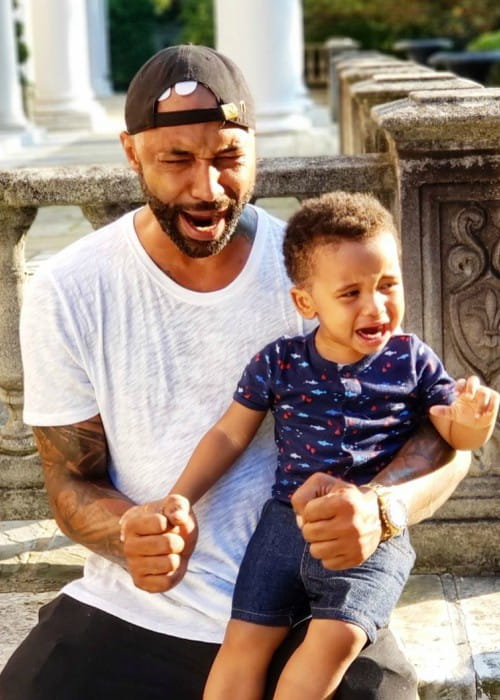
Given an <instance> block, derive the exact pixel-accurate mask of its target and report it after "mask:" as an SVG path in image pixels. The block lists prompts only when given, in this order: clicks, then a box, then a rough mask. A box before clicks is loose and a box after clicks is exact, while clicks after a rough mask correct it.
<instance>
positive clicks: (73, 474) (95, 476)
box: [34, 416, 127, 562]
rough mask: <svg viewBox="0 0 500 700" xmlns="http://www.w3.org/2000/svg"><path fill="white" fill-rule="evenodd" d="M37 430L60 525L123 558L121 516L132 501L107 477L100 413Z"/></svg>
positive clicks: (70, 534) (81, 539) (83, 540)
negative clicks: (129, 501)
mask: <svg viewBox="0 0 500 700" xmlns="http://www.w3.org/2000/svg"><path fill="white" fill-rule="evenodd" d="M34 434H35V440H36V444H37V447H38V451H39V453H40V457H41V460H42V465H43V470H44V476H45V485H46V488H47V492H48V495H49V499H50V502H51V506H52V509H53V511H54V516H55V518H56V520H57V523H58V525H59V527H60V528H61V529H62V530H63V532H64V533H65V534H66V535H68V537H70V538H71V539H72V540H74V541H75V542H79V543H80V544H84V545H85V546H87V547H88V548H89V549H91V550H93V551H95V552H98V553H99V554H102V555H103V556H106V557H107V558H110V559H113V560H116V561H120V562H121V561H122V548H121V544H120V540H119V528H118V518H119V516H120V514H121V513H122V512H123V511H124V510H125V509H126V504H127V499H126V498H125V496H123V495H122V494H121V493H119V492H118V491H117V490H116V489H115V488H114V487H113V485H112V484H111V481H110V480H109V477H108V473H107V454H108V451H107V444H106V436H105V434H104V430H103V426H102V422H101V419H100V416H94V417H93V418H91V419H89V420H88V421H84V422H82V423H77V424H74V425H67V426H58V427H49V428H41V427H36V428H34Z"/></svg>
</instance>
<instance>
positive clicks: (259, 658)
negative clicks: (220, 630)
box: [203, 620, 290, 700]
mask: <svg viewBox="0 0 500 700" xmlns="http://www.w3.org/2000/svg"><path fill="white" fill-rule="evenodd" d="M289 629H290V628H289V627H269V626H267V625H255V624H253V623H251V622H244V621H242V620H230V622H229V624H228V626H227V629H226V636H225V637H224V642H223V644H222V646H221V648H220V649H219V653H218V654H217V656H216V657H215V661H214V663H213V665H212V668H211V670H210V673H209V676H208V680H207V684H206V686H205V692H204V693H203V700H226V699H227V700H234V698H238V700H261V698H262V696H263V694H264V687H265V681H266V674H267V668H268V666H269V663H270V661H271V658H272V656H273V654H274V652H275V651H276V649H277V648H278V646H279V645H280V644H281V642H282V641H283V640H284V638H285V637H286V635H287V634H288V632H289Z"/></svg>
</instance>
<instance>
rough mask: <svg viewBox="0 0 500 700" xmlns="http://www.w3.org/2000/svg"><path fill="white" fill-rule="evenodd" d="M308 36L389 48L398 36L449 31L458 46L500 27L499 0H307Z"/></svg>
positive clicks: (306, 22)
mask: <svg viewBox="0 0 500 700" xmlns="http://www.w3.org/2000/svg"><path fill="white" fill-rule="evenodd" d="M303 4H304V27H305V38H306V41H324V40H325V39H328V38H329V37H331V36H349V37H351V38H353V39H358V40H359V41H360V42H361V44H362V47H363V48H377V49H380V50H382V51H390V50H391V49H392V45H393V43H394V41H396V40H397V39H400V38H424V37H425V38H428V37H450V38H452V39H454V40H455V45H456V47H457V48H460V47H461V46H463V45H465V44H466V43H467V41H469V40H470V39H471V38H472V37H473V36H476V35H478V34H482V33H484V32H488V31H492V30H495V29H498V28H499V27H500V3H499V2H498V0H460V2H457V0H440V2H436V0H419V1H418V2H402V1H401V0H303Z"/></svg>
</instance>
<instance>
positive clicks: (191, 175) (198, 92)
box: [0, 46, 467, 700]
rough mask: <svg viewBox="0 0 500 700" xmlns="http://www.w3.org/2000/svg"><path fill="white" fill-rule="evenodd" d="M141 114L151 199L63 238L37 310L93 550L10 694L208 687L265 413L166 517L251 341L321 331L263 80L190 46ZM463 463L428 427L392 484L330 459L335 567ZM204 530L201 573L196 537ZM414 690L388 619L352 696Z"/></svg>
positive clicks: (70, 531) (34, 364)
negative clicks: (294, 272)
mask: <svg viewBox="0 0 500 700" xmlns="http://www.w3.org/2000/svg"><path fill="white" fill-rule="evenodd" d="M125 120H126V126H127V131H126V132H124V133H122V135H121V140H122V144H123V147H124V149H125V153H126V155H127V158H128V160H129V163H130V164H131V167H132V168H133V169H134V170H135V171H136V172H137V174H138V176H139V178H140V181H141V184H142V188H143V191H144V195H145V199H146V205H145V206H144V207H142V208H141V209H139V210H138V211H136V212H132V213H130V214H128V215H126V216H125V217H123V218H121V219H119V220H118V221H117V222H114V223H113V224H111V225H110V226H107V227H105V228H104V229H102V230H100V231H97V232H95V233H93V234H91V235H90V236H88V237H86V238H85V239H82V240H81V241H79V242H77V243H76V244H74V245H73V246H70V247H69V248H68V249H66V250H65V251H62V252H61V253H60V254H58V255H57V256H55V257H54V258H53V259H52V260H51V261H50V262H49V263H48V264H47V265H46V266H45V267H44V268H43V269H42V270H40V272H39V273H38V275H37V277H36V278H35V279H34V280H33V281H32V283H31V284H30V289H29V293H28V295H27V298H26V301H25V305H24V308H23V319H22V333H21V335H22V346H23V362H24V368H25V419H26V421H27V422H28V423H30V424H32V425H34V426H35V428H34V431H35V437H36V441H37V445H38V449H39V451H40V455H41V458H42V462H43V468H44V473H45V480H46V486H47V491H48V494H49V498H50V502H51V505H52V508H53V511H54V516H55V518H56V520H57V522H58V524H59V526H60V527H61V529H62V530H63V531H64V532H65V533H66V534H67V535H69V536H70V537H71V538H72V539H74V540H75V541H77V542H80V543H82V544H84V545H85V546H87V547H88V548H89V549H90V550H91V551H92V552H93V553H92V554H91V555H90V556H89V559H88V561H87V563H86V566H85V573H84V576H83V578H82V579H79V580H78V581H75V582H72V583H71V584H69V585H68V586H67V587H66V588H65V589H64V590H63V594H62V596H60V597H58V598H57V599H56V600H55V601H54V602H53V603H51V604H49V605H48V606H46V607H45V608H44V609H42V611H41V615H40V623H39V625H38V626H37V627H36V628H35V629H34V630H33V631H32V633H31V634H30V635H29V636H28V638H27V639H26V640H25V642H24V643H23V644H22V645H21V647H20V648H19V649H18V650H17V652H16V653H15V654H14V656H13V657H12V659H11V660H10V662H9V663H8V665H7V666H6V668H5V670H4V673H3V675H2V677H1V679H0V696H1V697H2V700H14V699H15V700H33V699H34V698H37V699H41V698H43V699H47V700H48V699H49V698H50V700H53V698H55V697H57V698H58V700H59V699H60V700H76V699H77V698H88V697H92V698H96V699H100V698H109V697H120V698H122V699H123V698H124V699H130V700H132V699H133V698H137V699H140V700H149V699H153V698H160V697H161V698H162V700H164V698H166V697H167V698H175V699H177V698H178V699H179V700H198V699H199V698H201V695H202V689H203V686H204V682H205V679H206V676H207V674H208V670H209V668H210V665H211V662H212V660H213V658H214V656H215V653H216V651H217V649H218V645H219V643H220V642H221V640H222V637H223V633H224V627H225V623H226V621H227V619H228V616H229V611H230V601H231V593H232V588H233V584H234V580H235V577H236V573H237V570H238V565H239V562H240V560H241V557H242V555H243V551H244V548H245V545H246V542H247V541H248V539H249V537H250V535H251V533H252V530H253V527H254V525H255V523H256V520H257V517H258V513H259V509H260V507H261V505H262V503H263V502H264V499H265V497H266V494H267V493H268V489H269V484H270V482H271V478H272V471H273V468H274V466H273V465H274V454H273V447H272V435H271V428H270V424H269V423H268V422H265V423H264V425H263V426H262V429H261V430H260V431H259V433H258V434H257V436H256V438H255V440H254V442H253V444H252V447H251V448H250V449H249V450H248V451H247V453H246V455H245V457H243V458H241V459H240V460H239V462H238V464H237V465H236V466H235V468H234V469H233V470H232V471H231V473H229V474H228V475H226V477H224V479H222V480H221V481H220V482H219V484H218V485H217V486H216V487H215V488H214V489H212V490H211V491H210V492H209V493H208V494H207V495H206V496H205V497H204V498H203V499H202V500H200V502H199V503H198V504H197V507H196V520H195V518H194V515H193V513H190V512H186V513H184V524H183V525H182V526H177V527H172V526H171V525H170V524H169V522H168V519H167V517H166V515H165V514H166V513H167V512H168V507H169V506H170V505H171V504H170V501H167V500H165V494H167V493H168V491H169V489H170V487H171V486H172V484H173V483H174V481H175V480H176V478H177V476H178V474H179V473H180V470H181V469H182V468H183V466H184V464H185V462H186V460H187V458H188V456H189V455H190V453H191V451H192V449H193V447H194V446H195V444H196V443H197V441H198V439H199V437H200V436H201V435H202V434H203V433H204V432H205V431H206V429H207V428H208V427H209V426H210V425H211V424H212V423H213V422H214V419H216V418H217V417H218V416H219V415H220V413H221V412H222V410H223V408H224V406H225V404H226V402H227V400H228V397H230V396H231V394H232V392H233V390H234V384H235V381H236V379H237V378H238V376H239V374H240V372H241V368H242V361H243V358H246V357H247V356H250V355H251V354H252V353H253V352H255V351H256V350H257V349H258V348H259V347H261V346H262V345H264V344H265V342H267V341H269V340H270V339H272V338H274V337H276V336H277V335H280V334H283V333H286V334H288V333H289V334H296V333H298V332H301V331H302V327H301V323H300V322H299V320H298V318H297V315H296V314H295V312H294V311H293V308H292V305H291V302H290V300H289V298H288V287H289V282H288V280H287V278H286V275H285V272H284V268H283V263H282V256H281V237H282V223H281V222H279V221H277V220H276V219H274V218H273V217H270V216H269V215H267V214H266V213H265V212H264V211H262V210H261V209H258V208H255V207H252V206H251V205H249V204H248V202H249V200H250V197H251V194H252V188H253V185H254V178H255V150H254V149H255V140H254V128H255V115H254V108H253V103H252V98H251V95H250V93H249V90H248V87H247V85H246V83H245V81H244V78H243V76H242V75H241V72H240V71H239V69H238V68H237V67H236V66H235V65H234V64H233V63H232V61H230V60H229V59H227V58H226V57H224V56H222V55H220V54H218V53H216V52H214V51H213V50H211V49H207V48H204V47H196V46H180V47H172V48H169V49H165V50H163V51H161V52H160V53H158V54H156V56H154V57H153V58H152V59H151V60H150V61H149V62H148V63H146V64H145V66H143V67H142V68H141V69H140V70H139V72H138V74H137V75H136V77H135V78H134V80H133V81H132V83H131V85H130V88H129V91H128V95H127V102H126V108H125ZM465 462H466V460H462V461H460V462H458V461H457V460H455V461H454V463H452V462H451V461H450V451H449V450H448V449H447V447H446V446H445V445H444V444H443V443H442V442H441V441H440V440H438V438H437V437H436V436H435V435H434V434H432V435H426V434H422V433H421V434H419V435H417V436H415V437H414V438H413V439H412V440H411V441H410V442H409V443H408V444H407V446H406V447H405V449H404V450H403V451H402V452H401V453H400V454H399V455H398V464H397V465H396V466H397V471H396V470H394V469H391V466H389V467H387V468H386V470H385V471H384V472H383V473H382V474H381V475H380V481H381V482H382V483H385V484H391V483H392V481H393V480H394V479H395V477H394V474H395V473H397V474H398V477H397V478H398V479H399V480H401V479H403V480H404V481H405V483H403V484H401V485H394V486H391V488H390V489H388V490H387V492H386V493H383V494H381V495H380V497H378V496H377V494H375V493H374V492H370V493H368V494H364V493H362V492H361V491H359V489H357V488H356V487H354V486H353V487H352V488H347V489H345V490H344V491H343V492H342V494H338V493H336V492H332V493H328V491H329V488H330V486H331V484H330V482H329V481H328V478H327V477H326V476H324V475H320V476H319V477H318V478H317V479H315V480H312V481H310V482H306V484H305V485H304V487H303V488H302V490H301V491H300V493H298V495H297V497H296V498H297V504H298V505H297V507H298V509H299V510H300V511H301V515H302V521H303V525H302V528H303V533H304V536H305V537H306V539H307V540H309V541H310V542H311V551H312V554H313V555H314V556H316V557H318V558H319V559H321V560H322V561H324V563H325V565H326V566H329V567H331V568H335V562H336V560H337V561H338V560H339V558H340V559H341V560H342V562H343V564H342V565H343V566H346V565H348V566H352V565H355V564H357V563H360V562H362V561H364V560H365V559H366V558H367V557H368V556H369V555H370V554H371V553H372V552H373V551H374V549H375V548H376V546H377V544H378V542H379V541H380V539H381V537H383V536H384V537H386V536H390V535H391V534H395V533H396V532H400V531H401V529H402V528H404V527H405V526H406V510H408V513H409V519H410V522H417V521H418V520H419V519H421V518H422V517H427V516H428V515H430V514H431V513H432V512H433V511H434V509H435V508H436V507H438V506H439V505H440V504H441V503H442V502H443V501H444V500H445V499H446V498H447V497H448V496H449V494H450V493H451V492H452V491H453V489H454V487H455V486H456V484H457V483H458V482H459V481H460V479H461V478H463V476H464V475H465V473H466V470H467V464H466V463H465ZM436 467H440V468H439V469H436ZM401 475H402V476H401ZM417 477H418V478H417ZM393 506H399V508H400V515H401V519H400V520H399V521H397V518H396V516H391V508H392V507H393ZM196 521H197V524H196ZM196 538H197V543H196V549H195V551H194V553H193V554H192V556H191V558H190V561H189V569H188V571H187V572H186V571H185V560H184V558H183V554H186V553H188V554H190V553H191V552H192V550H193V548H194V545H195V542H196ZM303 628H304V625H302V626H299V628H298V629H297V630H296V636H300V633H301V631H303ZM294 643H296V642H295V639H294V638H292V639H290V640H289V642H288V645H289V646H288V647H285V648H284V649H282V650H280V652H279V653H278V654H277V657H278V658H277V660H276V663H277V667H278V666H279V662H280V661H281V662H283V660H284V659H286V657H287V655H288V654H289V653H290V648H293V644H294ZM271 685H272V683H271ZM270 692H271V691H270ZM415 692H416V684H415V679H414V675H413V673H412V670H411V668H409V666H408V665H407V663H406V662H405V660H404V658H403V657H402V656H401V654H400V652H398V649H397V646H396V645H395V643H394V639H393V637H392V636H391V634H390V632H388V631H385V632H383V633H382V634H381V635H380V639H379V641H377V643H376V644H375V645H373V646H371V647H368V648H367V649H366V650H365V651H364V652H363V654H362V656H360V657H359V659H358V660H357V661H356V662H355V663H354V664H353V666H352V667H351V672H350V673H349V674H348V677H346V679H345V682H344V684H343V686H342V687H341V689H339V691H338V694H337V696H338V697H340V698H342V697H349V698H357V697H359V698H372V697H373V698H379V699H380V698H385V699H386V700H393V699H394V698H398V700H405V699H406V698H412V699H413V698H414V697H415Z"/></svg>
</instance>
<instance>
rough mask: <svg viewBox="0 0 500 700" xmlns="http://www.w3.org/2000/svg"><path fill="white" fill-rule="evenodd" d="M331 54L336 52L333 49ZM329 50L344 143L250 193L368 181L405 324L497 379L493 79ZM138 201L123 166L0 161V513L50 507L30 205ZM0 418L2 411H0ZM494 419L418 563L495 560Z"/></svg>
mask: <svg viewBox="0 0 500 700" xmlns="http://www.w3.org/2000/svg"><path fill="white" fill-rule="evenodd" d="M332 60H333V59H332ZM334 60H335V83H334V85H332V86H331V89H332V94H335V98H336V100H337V113H338V118H339V130H340V133H341V135H342V138H341V142H342V147H343V151H344V155H341V156H339V157H335V158H330V157H324V158H298V159H295V158H284V159H263V160H261V161H260V162H259V167H258V173H259V176H258V180H257V186H256V199H257V200H258V199H260V198H263V197H266V198H268V197H290V196H292V197H296V198H298V199H302V198H304V197H306V196H309V195H312V194H316V193H319V192H323V191H327V190H332V189H336V188H340V189H349V190H363V191H372V192H375V193H376V194H377V195H378V196H379V197H380V199H381V200H382V201H383V202H384V203H385V204H386V205H387V206H389V207H390V208H391V210H392V211H393V213H394V215H395V218H396V221H397V222H398V225H399V228H400V231H401V238H402V248H403V271H404V275H405V286H406V298H407V310H406V317H405V327H406V329H407V330H410V331H413V332H415V333H418V334H419V335H420V336H421V337H423V338H424V339H425V340H426V341H427V342H428V343H429V344H430V345H432V346H433V347H434V348H435V350H436V351H437V352H438V353H439V354H440V355H441V357H443V359H444V361H445V364H446V366H447V368H448V370H449V371H450V373H451V374H453V375H454V376H463V375H464V374H471V373H475V374H478V375H479V376H480V377H481V378H482V379H483V380H484V381H485V382H487V383H488V384H490V385H492V386H494V387H495V388H497V389H500V351H499V348H500V283H499V280H500V89H486V88H483V87H482V86H481V85H478V84H476V83H473V82H472V81H466V80H463V79H459V78H457V77H456V76H454V75H453V74H451V75H450V74H438V73H437V72H435V71H433V70H432V69H430V68H427V67H423V66H417V65H416V64H415V63H412V62H409V61H399V60H396V59H394V58H391V57H388V56H381V55H377V54H373V53H371V54H370V55H366V54H364V53H363V52H358V53H354V52H350V53H349V55H347V54H346V55H345V56H342V55H341V56H339V57H337V58H336V59H334ZM140 201H141V193H140V189H139V187H138V184H137V181H136V179H135V175H133V173H131V172H130V171H128V170H126V169H125V168H122V167H114V168H107V167H93V168H81V167H79V168H71V169H67V168H55V169H43V170H19V171H12V172H7V171H0V265H1V276H0V285H1V291H2V296H1V301H0V309H1V313H0V399H1V400H2V401H3V404H4V406H5V410H6V412H7V418H6V422H5V425H4V426H3V428H2V430H1V432H0V517H3V518H6V517H9V518H12V517H19V518H30V517H34V516H39V515H40V514H41V513H48V510H47V504H46V499H45V496H44V493H43V488H42V481H41V474H40V465H39V462H38V458H37V457H36V455H35V454H34V447H33V443H32V440H31V434H30V431H29V430H28V429H27V428H26V426H24V425H23V423H22V419H21V408H22V398H23V391H22V372H21V363H20V356H19V340H18V331H17V327H18V317H19V307H20V303H21V297H22V288H23V283H24V278H25V269H24V260H23V246H24V240H25V236H26V235H29V228H30V225H31V222H32V221H33V218H34V216H35V214H36V211H37V208H38V207H43V206H48V205H54V204H56V205H68V204H71V205H77V206H80V207H81V209H82V211H83V213H84V215H85V216H86V217H87V218H88V219H89V220H90V221H91V222H92V224H93V225H94V226H99V225H101V224H103V223H105V222H107V221H109V220H111V219H113V218H115V217H116V216H117V215H118V214H119V213H121V212H123V211H125V210H128V209H130V208H131V207H133V206H135V205H136V204H137V203H138V202H140ZM0 422H1V421H0ZM499 447H500V431H498V430H497V431H496V433H495V436H494V437H493V439H492V440H491V441H490V443H488V445H487V446H486V447H485V448H483V449H482V450H479V451H477V453H476V454H475V455H474V464H473V467H472V469H471V475H470V476H469V477H468V478H467V479H466V480H465V481H464V482H463V483H462V484H461V486H460V487H459V489H457V492H456V494H455V495H454V497H453V498H451V499H450V500H449V501H448V503H447V504H446V505H445V506H444V507H443V508H441V509H440V511H439V513H438V514H437V515H436V517H435V519H434V520H432V521H429V522H427V523H424V524H422V525H420V526H418V527H416V528H414V533H413V541H414V543H415V545H416V548H417V552H418V560H417V567H418V569H420V570H427V571H429V570H432V571H443V570H454V571H455V572H457V573H459V572H462V573H472V572H478V571H481V572H486V571H498V570H499V568H500V551H499V549H498V546H497V542H498V538H499V535H500V489H499V486H500V463H499V459H498V453H499Z"/></svg>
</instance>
